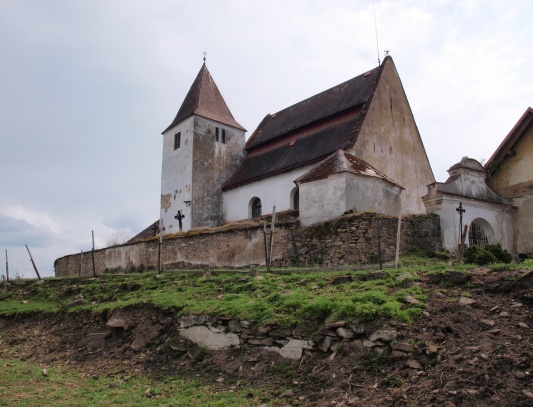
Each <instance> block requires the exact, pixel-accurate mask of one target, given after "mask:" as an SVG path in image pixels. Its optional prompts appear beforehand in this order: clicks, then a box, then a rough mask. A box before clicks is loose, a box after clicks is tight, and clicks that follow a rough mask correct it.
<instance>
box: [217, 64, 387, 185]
mask: <svg viewBox="0 0 533 407" xmlns="http://www.w3.org/2000/svg"><path fill="white" fill-rule="evenodd" d="M389 60H390V61H391V62H392V59H391V58H390V57H386V58H385V60H384V61H383V64H382V65H381V66H378V67H376V68H374V69H372V70H370V71H367V72H365V73H364V74H361V75H359V76H356V77H355V78H353V79H350V80H349V81H346V82H344V83H341V84H340V85H337V86H335V87H333V88H331V89H328V90H326V91H324V92H321V93H319V94H317V95H315V96H312V97H310V98H308V99H305V100H303V101H301V102H299V103H296V104H295V105H292V106H290V107H288V108H286V109H283V110H281V111H279V112H277V113H274V114H271V115H270V114H269V115H267V116H266V117H265V118H264V119H263V121H262V122H261V123H260V124H259V126H258V127H257V129H256V130H255V131H254V133H253V134H252V136H251V137H250V139H249V140H248V141H247V143H246V153H247V154H246V157H245V159H244V161H243V163H242V164H241V166H240V167H239V169H238V170H237V171H236V172H235V174H233V176H232V177H231V178H230V179H229V180H228V181H227V182H226V183H225V184H224V186H223V189H224V190H227V189H231V188H235V187H237V186H240V185H243V184H246V183H249V182H253V181H256V180H259V179H261V178H264V177H267V176H271V175H274V174H277V173H281V172H286V171H290V170H292V169H294V168H298V167H302V166H304V165H308V164H311V163H313V162H318V161H320V160H323V159H324V158H326V157H328V156H329V155H331V154H332V153H334V152H335V151H337V150H339V149H348V148H351V147H352V146H353V145H354V144H355V142H356V140H357V136H358V134H359V131H360V130H361V127H362V125H363V122H364V119H365V117H366V113H367V111H368V107H369V105H370V102H371V100H372V97H373V95H374V92H375V90H376V87H377V84H378V82H379V79H380V77H381V73H382V71H383V67H384V66H385V64H387V63H388V62H389Z"/></svg>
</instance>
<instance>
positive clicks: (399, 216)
mask: <svg viewBox="0 0 533 407" xmlns="http://www.w3.org/2000/svg"><path fill="white" fill-rule="evenodd" d="M401 228H402V214H401V213H399V214H398V228H397V229H396V260H395V262H394V266H395V267H396V270H398V266H399V265H400V230H401Z"/></svg>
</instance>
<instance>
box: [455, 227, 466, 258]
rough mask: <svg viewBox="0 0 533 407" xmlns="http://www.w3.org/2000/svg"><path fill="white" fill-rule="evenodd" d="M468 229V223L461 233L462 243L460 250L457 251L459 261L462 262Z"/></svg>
mask: <svg viewBox="0 0 533 407" xmlns="http://www.w3.org/2000/svg"><path fill="white" fill-rule="evenodd" d="M467 231H468V225H465V227H464V229H463V233H462V235H461V243H460V244H459V250H458V251H457V263H461V261H462V260H463V252H464V250H465V239H466V232H467Z"/></svg>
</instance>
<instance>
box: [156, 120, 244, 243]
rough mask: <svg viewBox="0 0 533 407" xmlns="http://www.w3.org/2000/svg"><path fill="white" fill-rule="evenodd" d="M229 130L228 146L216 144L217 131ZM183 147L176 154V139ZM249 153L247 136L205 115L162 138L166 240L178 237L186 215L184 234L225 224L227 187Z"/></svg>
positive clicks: (170, 130) (179, 126)
mask: <svg viewBox="0 0 533 407" xmlns="http://www.w3.org/2000/svg"><path fill="white" fill-rule="evenodd" d="M216 127H218V128H219V129H220V130H219V131H220V136H219V137H221V132H222V129H224V130H225V136H226V140H225V141H226V143H222V142H221V138H219V141H216V140H215V128H216ZM177 132H181V145H180V147H179V148H177V149H174V135H175V134H176V133H177ZM243 153H244V131H243V130H240V129H236V128H233V127H231V126H227V125H222V124H220V123H218V122H216V121H213V120H209V119H206V118H203V117H200V116H195V115H193V116H191V117H189V118H187V119H185V120H183V121H182V122H180V123H178V124H177V125H176V126H174V127H172V128H170V129H168V130H167V131H166V132H165V133H164V134H163V167H162V173H161V219H162V220H163V235H167V234H171V233H176V232H179V222H178V220H177V219H176V218H175V216H176V215H177V213H178V210H179V211H181V214H183V215H185V217H184V218H183V219H182V230H183V231H187V230H189V229H191V228H195V227H201V226H218V225H220V224H222V223H223V216H222V192H221V186H222V184H223V183H224V182H225V181H226V180H227V179H228V178H229V176H230V175H231V174H232V173H233V172H234V171H235V169H236V168H237V166H238V165H239V163H240V162H241V160H242V157H243Z"/></svg>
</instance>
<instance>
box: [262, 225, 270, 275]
mask: <svg viewBox="0 0 533 407" xmlns="http://www.w3.org/2000/svg"><path fill="white" fill-rule="evenodd" d="M263 241H264V243H265V266H266V268H267V271H270V264H268V260H269V258H270V256H269V253H268V244H267V222H266V220H263Z"/></svg>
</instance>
